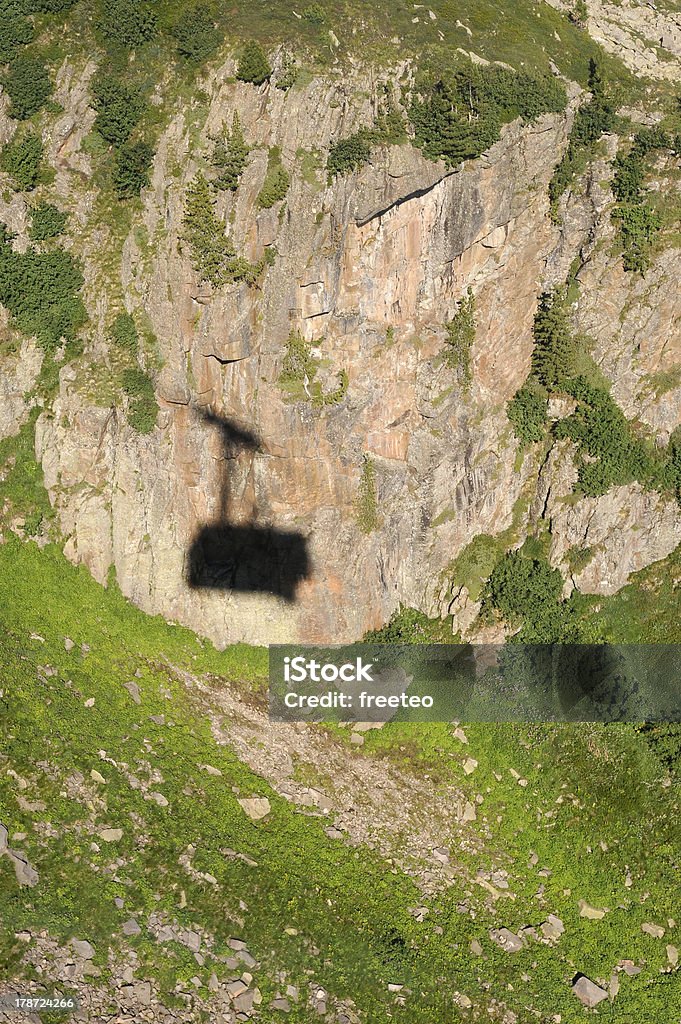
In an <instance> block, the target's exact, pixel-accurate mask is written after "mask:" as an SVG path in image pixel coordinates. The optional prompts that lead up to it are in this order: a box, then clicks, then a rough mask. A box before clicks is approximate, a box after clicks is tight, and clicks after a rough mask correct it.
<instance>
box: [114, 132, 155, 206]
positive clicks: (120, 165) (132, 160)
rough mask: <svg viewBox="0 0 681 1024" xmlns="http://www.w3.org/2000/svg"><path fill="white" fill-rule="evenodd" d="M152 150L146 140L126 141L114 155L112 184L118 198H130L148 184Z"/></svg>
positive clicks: (152, 156) (152, 155)
mask: <svg viewBox="0 0 681 1024" xmlns="http://www.w3.org/2000/svg"><path fill="white" fill-rule="evenodd" d="M153 159H154V151H153V149H152V148H151V146H150V145H149V144H148V143H146V142H126V143H124V144H123V145H122V146H121V147H120V148H119V149H118V150H116V155H115V157H114V169H113V186H114V190H115V192H116V195H117V196H118V198H119V199H132V198H133V197H134V196H136V195H139V192H140V189H142V188H145V187H146V186H147V185H148V184H149V171H150V169H151V163H152V160H153Z"/></svg>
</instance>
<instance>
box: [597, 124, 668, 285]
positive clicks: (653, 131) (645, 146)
mask: <svg viewBox="0 0 681 1024" xmlns="http://www.w3.org/2000/svg"><path fill="white" fill-rule="evenodd" d="M672 145H673V142H672V140H671V138H670V137H669V136H668V135H667V133H666V132H665V131H664V130H663V129H662V128H660V127H659V126H658V127H655V128H642V129H641V130H640V131H639V132H638V133H637V134H636V136H635V137H634V141H633V144H632V147H631V149H630V150H629V152H628V153H627V154H626V155H625V156H623V155H621V154H618V155H617V157H615V160H614V167H615V177H614V179H613V183H612V190H613V192H614V194H615V199H616V200H617V201H616V203H615V208H614V210H613V212H612V217H613V220H614V221H615V222H616V224H617V226H618V230H619V236H620V241H621V243H622V261H623V263H624V269H625V270H628V271H632V272H638V273H640V274H643V273H645V271H646V270H647V269H648V267H649V266H650V261H651V253H652V248H653V243H654V241H655V236H656V235H657V233H658V231H659V230H660V228H661V226H662V218H661V217H660V215H659V214H658V213H657V212H656V211H655V210H654V209H653V207H652V206H651V205H650V203H649V201H648V199H647V197H646V194H645V176H646V157H647V156H648V154H649V153H651V152H653V151H655V150H658V149H667V148H671V147H672Z"/></svg>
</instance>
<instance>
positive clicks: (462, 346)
mask: <svg viewBox="0 0 681 1024" xmlns="http://www.w3.org/2000/svg"><path fill="white" fill-rule="evenodd" d="M445 329H446V331H447V340H446V342H445V347H444V351H443V356H444V360H445V362H446V363H447V365H448V366H450V367H451V368H452V369H454V370H456V372H457V374H458V378H459V382H460V384H461V386H462V387H463V389H464V391H467V390H468V389H469V388H470V386H471V383H472V380H473V376H472V372H471V349H472V347H473V342H474V341H475V299H474V297H473V291H472V289H471V288H469V289H468V292H467V293H466V295H464V297H463V298H462V299H460V300H459V308H458V309H457V311H456V313H455V314H454V316H453V317H452V319H451V320H450V321H449V322H448V323H446V324H445Z"/></svg>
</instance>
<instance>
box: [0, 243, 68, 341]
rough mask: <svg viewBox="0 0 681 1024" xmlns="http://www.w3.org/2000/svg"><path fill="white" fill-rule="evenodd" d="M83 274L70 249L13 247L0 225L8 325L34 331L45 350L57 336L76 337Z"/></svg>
mask: <svg viewBox="0 0 681 1024" xmlns="http://www.w3.org/2000/svg"><path fill="white" fill-rule="evenodd" d="M82 285H83V275H82V273H81V271H80V269H79V267H78V266H77V264H76V262H75V260H74V259H73V257H72V256H71V255H70V253H67V252H64V250H63V249H53V250H51V251H50V252H38V251H37V250H36V249H32V248H29V249H27V250H26V252H24V253H19V252H15V250H14V249H13V247H12V236H11V235H10V234H9V232H8V231H7V228H6V226H5V225H4V224H2V225H0V303H2V305H3V306H5V307H6V308H7V309H8V310H9V312H10V314H11V318H12V325H13V326H14V327H16V328H17V329H18V330H20V331H21V332H22V333H23V334H25V335H27V336H28V337H31V336H34V337H35V338H36V339H37V340H38V342H39V344H40V345H41V346H42V347H43V348H44V349H45V350H46V351H52V350H54V349H55V348H56V347H57V346H58V344H59V342H60V341H61V339H62V338H65V339H67V340H70V339H73V338H75V336H76V334H77V332H78V330H79V329H80V328H81V327H82V326H83V324H84V323H85V321H86V319H87V316H86V313H85V307H84V306H83V303H82V300H81V298H80V296H79V294H78V293H79V291H80V289H81V287H82Z"/></svg>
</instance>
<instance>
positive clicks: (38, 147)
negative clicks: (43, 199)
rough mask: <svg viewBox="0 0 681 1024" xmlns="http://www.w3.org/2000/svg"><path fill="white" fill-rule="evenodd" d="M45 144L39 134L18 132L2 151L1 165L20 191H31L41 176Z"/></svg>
mask: <svg viewBox="0 0 681 1024" xmlns="http://www.w3.org/2000/svg"><path fill="white" fill-rule="evenodd" d="M42 158H43V143H42V139H41V138H40V136H39V135H38V133H37V132H35V131H33V130H32V129H31V130H29V131H27V132H23V133H21V132H17V133H16V135H15V136H14V138H13V139H12V141H11V142H8V143H7V145H6V146H5V147H4V149H3V150H2V155H1V156H0V164H1V165H2V169H3V171H7V173H8V174H10V175H11V176H12V177H13V178H14V181H15V182H16V186H17V188H19V189H24V190H26V191H30V190H31V189H32V188H35V186H36V185H37V184H38V181H39V180H40V175H41V162H42Z"/></svg>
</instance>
